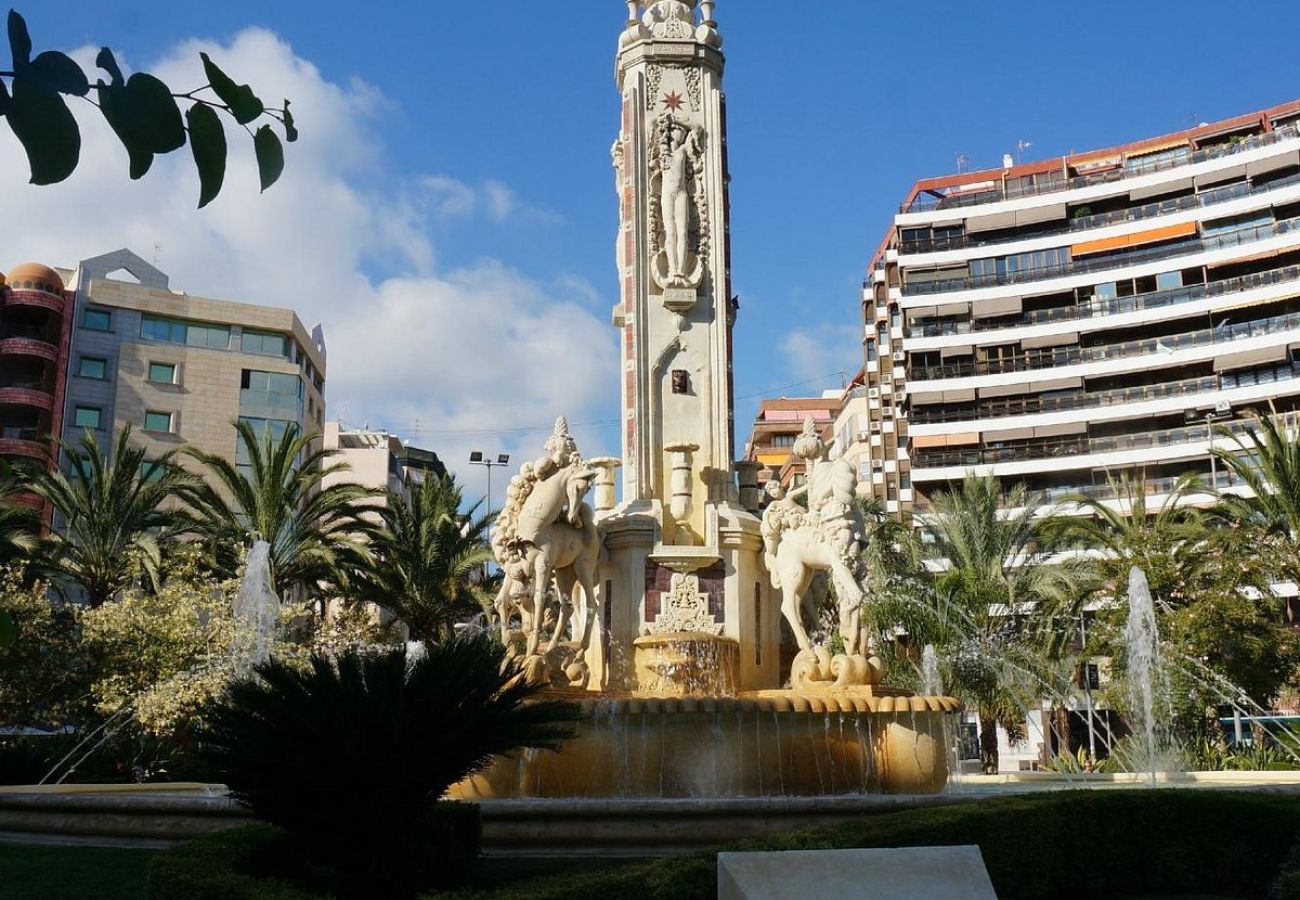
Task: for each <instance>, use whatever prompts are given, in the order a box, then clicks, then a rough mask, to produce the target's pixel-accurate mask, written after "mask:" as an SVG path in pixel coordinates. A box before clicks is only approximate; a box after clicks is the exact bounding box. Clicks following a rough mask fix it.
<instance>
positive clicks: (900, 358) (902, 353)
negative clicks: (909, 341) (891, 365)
mask: <svg viewBox="0 0 1300 900" xmlns="http://www.w3.org/2000/svg"><path fill="white" fill-rule="evenodd" d="M906 360H907V351H906V350H895V351H894V362H904V361H906Z"/></svg>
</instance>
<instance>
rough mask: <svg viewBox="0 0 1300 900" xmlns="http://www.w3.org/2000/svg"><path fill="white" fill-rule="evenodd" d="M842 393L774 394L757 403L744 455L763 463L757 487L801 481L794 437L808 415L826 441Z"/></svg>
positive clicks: (799, 461) (792, 484) (802, 473)
mask: <svg viewBox="0 0 1300 900" xmlns="http://www.w3.org/2000/svg"><path fill="white" fill-rule="evenodd" d="M843 397H844V391H826V392H825V393H824V394H823V395H822V396H820V397H777V398H773V399H770V400H763V401H761V402H760V403H759V405H758V414H757V415H756V416H755V417H754V426H753V429H752V430H751V431H750V434H749V442H748V443H747V444H746V447H745V459H746V460H748V461H750V462H756V463H759V464H761V465H762V468H761V469H759V470H758V484H759V486H760V487H761V486H762V485H764V484H766V483H767V482H769V481H773V480H776V481H779V482H780V483H781V486H782V487H786V488H790V487H798V486H799V485H800V484H802V483H803V478H804V464H803V461H802V460H800V459H799V458H798V457H796V456H795V455H794V452H793V451H794V442H795V439H796V438H798V437H799V433H800V432H801V431H803V426H804V420H805V419H807V418H808V417H809V416H811V417H812V420H813V424H814V426H815V427H816V429H817V433H818V434H820V435H821V436H822V437H823V438H824V439H826V440H827V441H829V440H830V436H831V426H832V424H833V423H834V422H835V418H836V416H837V415H838V414H839V411H840V405H841V403H842V402H843Z"/></svg>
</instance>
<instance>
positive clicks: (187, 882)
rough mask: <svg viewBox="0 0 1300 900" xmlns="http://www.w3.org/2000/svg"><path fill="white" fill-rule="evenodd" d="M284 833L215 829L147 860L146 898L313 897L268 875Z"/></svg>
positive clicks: (250, 899) (309, 899)
mask: <svg viewBox="0 0 1300 900" xmlns="http://www.w3.org/2000/svg"><path fill="white" fill-rule="evenodd" d="M283 840H284V832H282V831H279V830H278V829H275V828H271V827H270V826H267V825H245V826H243V827H240V828H231V829H229V830H227V831H219V832H217V833H216V834H211V835H208V836H207V837H204V838H200V839H198V840H196V841H189V842H188V843H184V844H181V845H180V846H179V847H173V848H172V849H170V850H167V851H166V852H163V853H159V854H158V855H157V856H155V857H154V858H153V859H152V860H150V862H149V893H148V896H149V898H150V900H315V898H316V897H318V896H319V895H317V894H314V893H310V892H308V891H304V890H300V889H298V888H296V887H294V886H293V885H291V884H288V883H286V882H285V881H282V880H279V879H276V878H274V877H272V876H271V875H270V871H271V870H272V869H273V868H274V866H273V865H272V864H271V863H270V859H271V857H273V856H274V855H275V853H276V851H277V850H280V849H282V844H283Z"/></svg>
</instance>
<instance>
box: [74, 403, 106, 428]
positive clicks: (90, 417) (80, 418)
mask: <svg viewBox="0 0 1300 900" xmlns="http://www.w3.org/2000/svg"><path fill="white" fill-rule="evenodd" d="M103 415H104V411H103V410H102V409H98V408H97V407H94V406H78V407H77V408H76V409H75V410H74V411H73V414H72V424H73V425H75V426H76V427H77V428H98V427H99V423H100V420H101V418H102V417H103Z"/></svg>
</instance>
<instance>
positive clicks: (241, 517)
mask: <svg viewBox="0 0 1300 900" xmlns="http://www.w3.org/2000/svg"><path fill="white" fill-rule="evenodd" d="M235 428H236V430H237V432H238V439H239V442H240V445H241V446H242V447H243V448H245V449H246V451H247V454H248V465H247V471H244V470H243V467H241V466H239V465H236V464H235V463H233V462H232V461H231V460H229V459H227V458H226V457H224V456H221V455H219V454H216V453H208V452H206V451H203V450H199V449H197V448H193V447H191V448H187V449H186V450H185V453H186V455H188V456H190V457H192V458H193V459H195V460H197V461H198V462H200V463H202V465H203V466H204V468H205V469H206V470H207V474H208V475H209V476H210V478H209V480H203V481H196V482H195V483H193V484H192V485H190V486H188V487H187V489H186V490H185V492H184V498H185V501H186V503H188V504H189V506H190V508H191V510H192V514H191V515H190V516H189V517H188V518H189V529H188V530H189V531H191V532H192V533H193V534H195V535H197V536H198V538H199V540H200V541H201V542H202V543H203V544H204V545H205V546H206V548H207V552H208V554H209V556H210V558H211V561H212V563H213V565H214V566H215V568H216V569H217V571H218V572H220V573H221V574H223V575H225V576H227V577H233V576H234V575H235V574H236V573H237V571H238V569H239V566H240V561H241V550H243V549H244V548H247V547H250V546H252V544H253V543H254V542H255V541H258V540H264V541H266V542H267V543H269V544H270V545H271V553H270V561H271V575H272V579H273V581H274V583H275V590H276V593H278V594H279V595H280V597H281V598H283V597H284V596H285V594H286V593H287V592H288V591H290V590H292V589H294V588H299V587H301V588H306V589H308V590H311V589H313V588H314V587H315V586H316V585H317V584H318V583H319V582H321V581H330V580H333V581H342V580H345V579H346V577H347V569H348V567H349V566H351V565H355V564H357V562H358V561H359V560H360V559H361V558H362V557H363V556H364V551H363V549H362V545H361V543H360V541H359V536H360V535H361V534H363V533H364V532H365V530H366V527H367V526H366V523H365V522H364V521H363V520H362V519H361V518H359V517H360V516H361V514H362V513H363V512H365V511H366V510H368V509H372V507H370V506H368V505H366V503H365V501H366V500H369V499H371V498H374V497H376V496H377V495H378V492H376V491H374V490H371V489H370V488H366V487H363V486H361V485H359V484H354V483H351V482H338V483H335V484H331V485H329V486H327V487H322V481H323V479H325V478H326V477H327V476H330V475H335V474H338V473H340V472H345V471H347V469H348V465H347V463H345V462H329V460H330V459H331V457H333V456H334V455H335V454H336V453H337V451H333V450H324V449H320V448H315V449H314V448H313V446H312V445H313V444H314V443H315V441H316V438H317V437H318V436H317V435H314V434H303V433H302V432H301V430H300V429H299V428H298V426H297V425H296V424H293V423H290V424H289V425H287V426H286V427H285V429H284V431H283V432H282V433H281V434H280V436H279V437H278V438H276V436H275V435H274V434H273V433H272V431H271V429H269V428H268V429H265V430H264V431H263V432H262V433H261V434H260V435H259V434H258V433H257V430H256V429H255V428H254V427H253V426H252V425H251V424H249V423H248V422H245V421H239V422H236V423H235Z"/></svg>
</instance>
